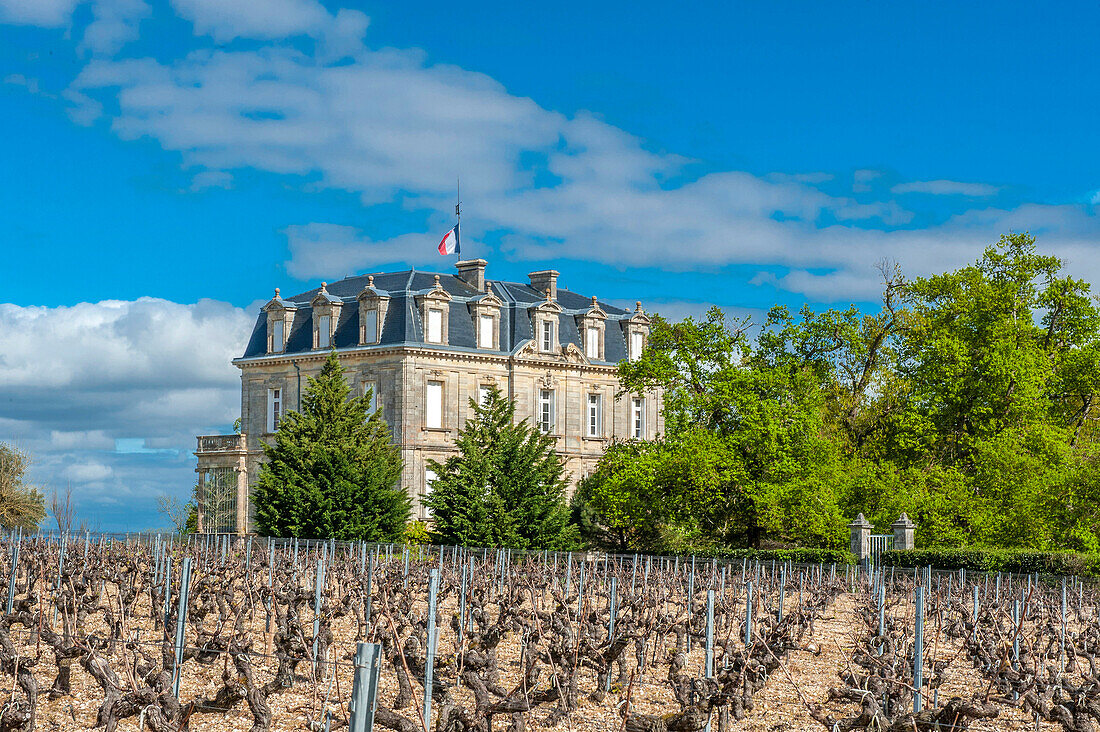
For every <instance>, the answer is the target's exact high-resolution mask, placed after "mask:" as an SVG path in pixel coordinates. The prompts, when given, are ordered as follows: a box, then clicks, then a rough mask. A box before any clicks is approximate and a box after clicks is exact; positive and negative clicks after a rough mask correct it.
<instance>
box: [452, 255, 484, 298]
mask: <svg viewBox="0 0 1100 732" xmlns="http://www.w3.org/2000/svg"><path fill="white" fill-rule="evenodd" d="M488 264H489V263H488V262H486V261H485V260H484V259H467V260H464V261H462V262H456V263H455V267H456V268H457V269H458V279H460V280H462V281H463V282H465V283H466V284H467V285H469V286H470V287H472V288H474V289H475V290H477V291H478V292H485V267H486V265H488Z"/></svg>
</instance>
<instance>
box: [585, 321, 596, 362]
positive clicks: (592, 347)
mask: <svg viewBox="0 0 1100 732" xmlns="http://www.w3.org/2000/svg"><path fill="white" fill-rule="evenodd" d="M584 355H585V356H588V357H589V358H599V357H600V331H599V329H598V328H588V329H587V330H585V342H584Z"/></svg>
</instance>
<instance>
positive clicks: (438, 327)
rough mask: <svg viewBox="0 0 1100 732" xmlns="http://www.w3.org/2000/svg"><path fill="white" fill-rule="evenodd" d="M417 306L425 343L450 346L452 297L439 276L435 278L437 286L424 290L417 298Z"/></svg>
mask: <svg viewBox="0 0 1100 732" xmlns="http://www.w3.org/2000/svg"><path fill="white" fill-rule="evenodd" d="M416 305H417V310H418V311H419V315H420V323H421V327H422V328H423V335H422V337H423V339H424V342H425V343H432V344H438V345H441V346H446V345H449V343H448V335H447V334H448V331H449V330H450V325H449V321H450V317H451V313H450V311H451V296H450V294H448V293H447V291H446V290H444V289H443V285H442V284H441V283H440V281H439V275H436V276H435V285H434V286H433V287H432V288H431V289H430V290H423V291H421V294H419V295H417V296H416Z"/></svg>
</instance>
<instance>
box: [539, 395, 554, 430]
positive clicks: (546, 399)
mask: <svg viewBox="0 0 1100 732" xmlns="http://www.w3.org/2000/svg"><path fill="white" fill-rule="evenodd" d="M538 417H539V420H538V422H539V429H540V430H542V431H543V432H550V431H552V430H553V427H554V392H553V391H552V390H551V389H540V390H539V413H538Z"/></svg>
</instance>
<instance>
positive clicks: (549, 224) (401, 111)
mask: <svg viewBox="0 0 1100 732" xmlns="http://www.w3.org/2000/svg"><path fill="white" fill-rule="evenodd" d="M278 1H279V3H280V4H279V6H278V7H279V8H281V9H282V11H281V12H279V13H274V12H271V6H270V5H266V4H263V3H258V2H241V1H237V2H229V3H225V2H221V0H219V1H218V2H214V0H176V5H175V6H176V8H177V9H178V10H179V12H181V14H183V15H184V16H185V17H188V18H190V19H191V20H192V21H193V22H194V24H195V29H196V32H198V33H203V34H209V35H211V36H213V37H214V39H215V40H216V41H219V42H227V41H230V40H232V39H235V38H242V37H247V38H253V39H261V40H262V39H269V40H274V41H277V40H278V39H281V38H284V37H289V36H292V35H303V34H304V35H309V36H311V37H313V38H316V39H318V43H317V47H316V48H315V49H314V50H313V52H312V53H310V52H307V51H306V50H303V48H302V47H303V46H305V47H307V48H308V45H309V44H296V45H295V46H293V47H292V46H290V45H287V44H281V43H277V42H276V43H274V44H267V45H260V46H259V47H257V46H256V44H245V45H240V44H238V45H234V46H230V47H228V49H204V50H196V51H192V52H191V53H188V54H187V55H185V56H183V57H182V58H177V59H175V60H156V59H151V58H144V59H108V58H95V59H93V60H92V61H91V62H89V63H88V64H87V65H86V67H85V68H84V69H83V70H82V71H81V72H80V74H79V75H78V77H77V78H76V80H75V81H74V82H73V84H72V85H71V86H70V88H69V89H67V90H66V92H65V97H66V99H68V100H69V101H70V102H71V104H72V105H73V106H72V111H71V114H73V115H74V118H76V119H78V120H80V121H82V122H85V123H86V122H88V121H89V120H92V119H94V118H96V117H99V116H100V115H102V114H104V111H105V110H106V114H107V115H108V117H109V123H110V125H111V127H112V129H113V130H114V131H115V133H116V134H117V135H119V136H120V137H122V138H124V139H137V138H149V139H152V140H155V141H157V142H158V143H159V144H160V145H161V146H162V147H164V148H165V149H167V150H171V151H177V152H179V153H180V154H181V155H182V164H183V165H184V166H185V167H186V168H188V169H191V170H197V171H199V172H198V173H196V174H195V175H194V178H193V186H192V188H193V189H194V190H199V189H201V188H203V187H208V186H210V185H229V183H230V180H231V176H232V175H233V174H234V172H235V171H236V170H238V169H244V168H252V169H258V170H262V171H267V172H270V173H274V174H279V175H285V176H291V178H290V180H291V181H292V182H293V181H296V182H297V183H299V184H300V185H301V186H302V187H303V188H305V189H307V190H316V189H325V188H329V189H338V190H344V191H351V192H354V193H357V194H358V195H360V196H361V198H362V201H363V202H364V203H365V204H368V205H369V204H372V203H376V202H391V201H396V202H398V203H400V204H401V205H403V206H404V207H405V208H406V209H407V210H409V211H411V212H413V215H415V216H417V217H419V218H420V219H421V220H423V221H424V222H425V223H424V224H422V225H421V226H420V227H418V228H420V231H418V232H412V233H406V234H403V235H401V236H397V237H394V238H386V237H380V236H377V235H376V234H373V233H372V232H363V231H361V230H359V229H357V228H355V227H350V226H346V225H343V223H342V222H329V221H312V222H311V221H288V222H287V224H288V225H287V227H286V229H285V230H284V231H285V233H286V235H287V237H288V243H289V248H290V252H291V258H290V261H289V262H288V263H287V268H288V271H289V272H290V273H291V274H292V275H294V276H296V277H301V278H318V279H320V278H332V277H337V276H340V275H341V274H349V273H352V272H356V271H360V270H363V269H366V268H370V267H372V266H375V265H379V264H390V263H397V262H412V263H419V262H422V261H424V260H425V259H431V256H432V255H431V253H432V251H433V250H432V248H431V247H432V245H434V243H435V240H436V237H437V236H438V234H439V233H440V232H442V231H443V230H445V228H446V226H447V225H449V223H448V222H449V217H448V215H447V213H446V212H447V211H448V210H449V209H450V206H451V203H452V196H453V185H454V180H455V177H456V176H457V175H461V176H462V180H463V194H464V196H463V197H464V200H465V203H466V206H465V214H466V215H465V216H464V220H463V227H464V233H465V234H466V236H467V238H468V239H470V240H473V241H477V240H478V239H482V238H489V237H492V239H493V240H495V241H499V242H500V249H501V250H502V252H503V253H504V254H505V255H506V256H510V257H513V258H520V259H523V258H528V259H543V260H545V259H553V258H556V257H571V258H577V259H580V260H582V261H598V262H605V263H610V264H613V265H616V266H622V267H629V266H637V265H643V266H660V267H664V268H668V269H681V270H690V269H693V268H696V267H700V266H702V267H715V266H724V265H730V264H750V265H758V266H760V267H761V269H764V270H767V269H769V268H774V267H782V268H785V269H786V270H789V271H788V272H786V274H784V275H783V276H782V277H775V278H773V280H771V284H773V285H775V286H778V287H782V288H787V289H792V290H796V291H799V292H802V293H804V294H807V295H812V296H821V297H829V298H830V299H845V300H852V299H862V298H867V297H871V298H873V297H874V292H875V290H876V289H877V287H878V281H877V280H878V274H877V272H876V270H875V263H877V262H878V261H879V260H880V259H882V258H891V259H895V260H898V261H899V262H900V263H901V264H902V265H903V266H904V267H905V268H906V270H907V271H909V272H910V273H913V274H923V273H926V272H929V271H932V269H933V268H940V269H942V268H943V267H945V266H949V264H950V263H953V262H957V263H962V262H966V261H970V260H972V259H973V258H974V257H975V256H977V254H978V253H979V252H980V250H981V248H982V246H984V245H985V244H988V243H990V242H992V241H995V240H996V239H997V237H998V235H999V234H1000V233H1002V232H1004V231H1007V230H1008V229H1009V228H1024V227H1025V226H1026V227H1028V228H1033V229H1034V230H1036V232H1035V233H1041V234H1042V236H1043V244H1044V246H1049V247H1052V248H1054V249H1055V251H1062V250H1064V249H1065V248H1066V247H1068V246H1070V245H1071V244H1074V243H1076V242H1091V241H1093V240H1095V239H1096V238H1097V235H1098V234H1100V225H1098V223H1097V218H1096V217H1095V216H1093V215H1091V214H1088V213H1087V211H1086V209H1085V208H1084V207H1083V206H1080V207H1074V206H1062V207H1032V208H1031V209H1028V208H1027V207H1020V208H1017V209H1015V210H1004V209H994V208H983V209H973V210H971V211H969V212H967V213H965V214H963V215H960V216H956V217H955V218H954V219H951V220H948V221H946V222H943V223H941V224H938V225H933V226H924V227H923V228H920V229H917V228H909V227H911V225H912V222H913V220H914V215H913V213H912V212H910V211H909V210H907V209H906V208H905V207H904V206H902V205H901V204H899V203H898V201H896V200H891V199H889V198H888V197H887V196H888V195H889V190H888V188H889V183H888V182H887V180H886V177H885V174H884V173H883V172H881V171H879V170H870V169H861V170H856V171H854V172H853V173H852V181H853V191H854V192H859V193H860V197H859V199H858V200H857V199H856V198H854V197H848V196H842V195H830V194H828V193H826V192H824V191H823V190H819V188H818V187H817V186H818V185H820V184H822V183H825V182H827V179H828V174H825V173H805V174H774V175H769V176H763V177H761V176H756V175H752V174H749V173H746V172H741V171H717V172H711V173H709V174H706V175H702V176H699V177H692V174H691V171H692V170H693V166H691V165H690V163H691V162H692V161H688V160H685V159H684V158H681V157H679V156H677V155H674V154H670V153H666V152H657V151H653V150H651V149H649V147H647V145H646V144H645V142H644V141H642V140H640V139H638V138H636V137H634V136H633V135H631V134H629V133H628V132H626V131H624V130H622V129H619V128H616V127H614V126H612V125H609V124H607V123H605V122H603V121H601V120H600V119H598V118H597V117H596V116H594V115H592V114H589V113H585V112H581V113H578V114H576V115H574V116H567V115H563V114H560V113H558V112H555V111H553V110H549V109H546V108H544V107H542V106H540V105H539V104H537V103H536V102H535V101H533V100H531V99H528V98H524V97H519V96H516V95H514V94H511V93H509V92H508V90H507V89H505V88H504V87H503V86H502V85H501V84H500V83H498V82H497V81H495V80H494V79H492V78H489V77H487V76H485V75H483V74H478V73H473V72H470V71H466V70H464V69H460V68H456V67H453V66H448V65H443V64H431V63H429V62H428V61H427V60H426V58H425V55H424V53H422V52H421V51H419V50H415V49H412V50H400V49H382V50H373V49H371V48H369V47H367V46H366V45H364V44H363V42H362V32H363V30H364V29H365V28H366V18H365V16H357V15H355V14H349V12H350V11H340V12H337V13H336V14H335V15H334V14H332V13H330V12H329V11H328V10H326V9H325V8H324V7H322V6H321V5H319V4H318V3H316V2H313V1H311V0H278ZM276 16H277V17H276ZM334 39H336V40H334ZM330 47H331V48H336V47H339V49H340V51H339V53H338V54H336V55H339V54H347V56H346V57H345V58H344V61H343V62H341V63H339V64H336V63H332V60H333V59H334V58H335V55H334V54H333V53H331V52H330V51H331V48H330ZM101 105H105V106H101ZM872 189H874V191H875V192H874V194H871V195H864V194H867V193H870V192H871V191H872ZM895 189H896V190H898V189H900V190H902V191H910V192H915V191H918V190H920V191H926V192H939V193H944V194H946V193H949V192H955V193H964V201H963V205H967V204H966V202H965V196H966V195H978V194H979V193H980V194H982V195H984V193H985V192H986V190H987V189H989V190H995V188H994V187H993V186H986V184H981V183H955V182H952V181H946V180H938V181H917V182H911V183H902V184H899V185H898V186H896V187H895ZM868 199H871V200H868ZM876 199H881V200H876ZM1085 260H1086V266H1087V261H1091V258H1085Z"/></svg>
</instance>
